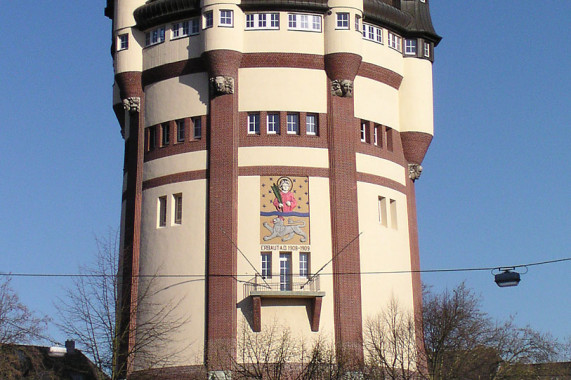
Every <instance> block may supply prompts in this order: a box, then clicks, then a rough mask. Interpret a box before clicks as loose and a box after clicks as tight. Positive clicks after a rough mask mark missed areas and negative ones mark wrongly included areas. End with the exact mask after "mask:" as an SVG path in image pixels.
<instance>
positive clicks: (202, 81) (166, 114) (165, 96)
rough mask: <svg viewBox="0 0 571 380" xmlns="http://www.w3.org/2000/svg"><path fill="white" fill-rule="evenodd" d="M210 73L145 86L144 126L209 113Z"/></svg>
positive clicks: (184, 76) (190, 75)
mask: <svg viewBox="0 0 571 380" xmlns="http://www.w3.org/2000/svg"><path fill="white" fill-rule="evenodd" d="M207 109H208V75H207V74H206V73H197V74H188V75H183V76H180V77H176V78H170V79H166V80H163V81H160V82H156V83H153V84H151V85H149V86H146V87H145V126H146V127H148V126H151V125H155V124H159V123H162V122H165V121H169V120H176V119H181V118H183V117H189V116H198V115H205V114H207Z"/></svg>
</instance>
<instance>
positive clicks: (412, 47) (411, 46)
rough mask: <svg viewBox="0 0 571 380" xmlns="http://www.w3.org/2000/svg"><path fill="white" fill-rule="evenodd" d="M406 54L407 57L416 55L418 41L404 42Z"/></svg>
mask: <svg viewBox="0 0 571 380" xmlns="http://www.w3.org/2000/svg"><path fill="white" fill-rule="evenodd" d="M404 53H405V54H407V55H416V40H415V39H408V38H407V39H406V40H405V41H404Z"/></svg>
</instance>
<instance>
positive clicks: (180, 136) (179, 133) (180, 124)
mask: <svg viewBox="0 0 571 380" xmlns="http://www.w3.org/2000/svg"><path fill="white" fill-rule="evenodd" d="M176 142H179V143H181V142H184V120H177V121H176Z"/></svg>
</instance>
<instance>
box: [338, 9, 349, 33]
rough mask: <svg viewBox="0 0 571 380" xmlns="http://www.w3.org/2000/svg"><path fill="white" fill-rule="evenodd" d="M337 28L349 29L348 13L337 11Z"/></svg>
mask: <svg viewBox="0 0 571 380" xmlns="http://www.w3.org/2000/svg"><path fill="white" fill-rule="evenodd" d="M337 29H349V13H347V12H338V13H337Z"/></svg>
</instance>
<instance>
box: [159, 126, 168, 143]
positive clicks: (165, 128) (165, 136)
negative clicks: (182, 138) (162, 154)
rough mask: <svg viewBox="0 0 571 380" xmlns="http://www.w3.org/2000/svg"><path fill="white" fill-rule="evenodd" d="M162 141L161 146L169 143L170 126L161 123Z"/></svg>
mask: <svg viewBox="0 0 571 380" xmlns="http://www.w3.org/2000/svg"><path fill="white" fill-rule="evenodd" d="M161 135H162V142H161V146H167V145H169V143H170V126H169V125H168V124H162V125H161Z"/></svg>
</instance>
